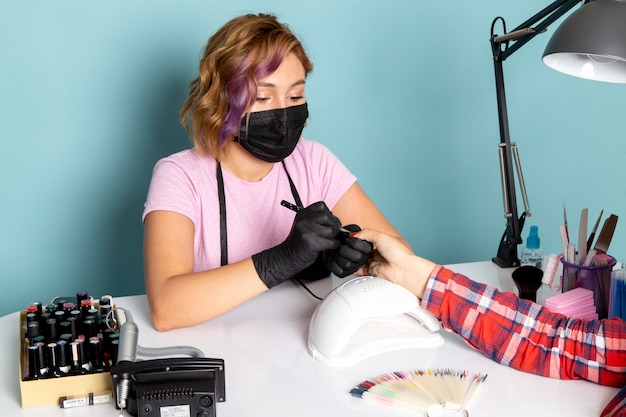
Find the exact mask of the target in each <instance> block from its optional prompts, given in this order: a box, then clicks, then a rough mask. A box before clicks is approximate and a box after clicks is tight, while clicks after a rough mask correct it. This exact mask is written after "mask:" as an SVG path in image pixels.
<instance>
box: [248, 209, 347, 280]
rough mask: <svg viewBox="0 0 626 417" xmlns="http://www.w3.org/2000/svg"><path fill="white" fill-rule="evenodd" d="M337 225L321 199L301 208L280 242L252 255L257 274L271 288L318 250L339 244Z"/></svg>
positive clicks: (309, 261) (306, 263)
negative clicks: (336, 237)
mask: <svg viewBox="0 0 626 417" xmlns="http://www.w3.org/2000/svg"><path fill="white" fill-rule="evenodd" d="M340 227H341V222H340V221H339V219H338V218H337V217H335V216H333V214H332V213H331V212H330V210H329V209H328V207H327V206H326V204H325V203H324V202H323V201H319V202H317V203H313V204H311V205H310V206H308V207H305V208H303V209H301V210H300V211H298V213H296V218H295V220H294V222H293V226H292V228H291V232H290V233H289V236H287V239H285V241H284V242H283V243H281V244H280V245H278V246H274V247H273V248H270V249H267V250H264V251H263V252H260V253H257V254H256V255H252V262H253V263H254V267H255V268H256V271H257V273H258V274H259V277H260V278H261V280H262V281H263V282H264V283H265V285H267V288H272V287H274V286H276V285H278V284H280V283H281V282H283V281H285V280H287V279H289V278H291V277H292V276H294V275H295V274H297V273H298V272H300V271H302V270H303V269H305V268H308V267H309V266H311V265H313V263H314V262H315V260H316V259H317V258H318V256H319V255H320V253H322V252H323V251H325V250H330V249H334V248H336V247H337V246H339V241H338V240H337V239H335V236H336V235H337V233H338V231H339V228H340Z"/></svg>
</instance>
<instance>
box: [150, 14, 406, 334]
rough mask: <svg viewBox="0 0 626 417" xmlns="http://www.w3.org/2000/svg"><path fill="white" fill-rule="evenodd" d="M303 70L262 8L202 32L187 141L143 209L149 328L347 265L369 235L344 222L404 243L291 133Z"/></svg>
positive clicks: (198, 317)
mask: <svg viewBox="0 0 626 417" xmlns="http://www.w3.org/2000/svg"><path fill="white" fill-rule="evenodd" d="M312 68H313V67H312V64H311V62H310V61H309V59H308V57H307V55H306V53H305V51H304V49H303V47H302V45H301V44H300V42H299V41H298V39H297V38H296V37H295V36H294V35H293V33H292V32H291V31H290V30H289V28H288V27H287V26H286V25H284V24H282V23H280V22H278V21H277V20H276V18H275V17H274V16H271V15H264V14H261V15H245V16H241V17H237V18H235V19H233V20H231V21H230V22H228V23H226V25H224V26H223V27H222V28H221V29H219V30H218V31H217V32H216V33H215V34H214V35H213V36H212V37H211V38H210V39H209V42H208V44H207V46H206V48H205V51H204V55H203V57H202V59H201V60H200V68H199V76H198V77H197V78H196V79H195V80H193V81H192V83H191V86H190V91H189V96H188V99H187V102H186V103H185V105H184V106H183V109H182V111H181V120H182V122H183V124H185V126H186V127H187V129H188V131H189V133H190V136H191V138H192V142H193V144H194V147H193V149H190V150H185V151H182V152H179V153H177V154H174V155H171V156H169V157H167V158H164V159H162V160H161V161H159V162H158V163H157V165H156V166H155V169H154V172H153V177H152V182H151V184H150V190H149V192H148V197H147V201H146V206H145V210H144V217H143V221H144V264H145V280H146V291H147V295H148V302H149V304H150V310H151V314H152V319H153V323H154V326H155V327H156V329H157V330H160V331H162V330H168V329H172V328H177V327H183V326H190V325H194V324H197V323H201V322H204V321H206V320H209V319H211V318H214V317H216V316H219V315H221V314H223V313H224V312H226V311H228V310H230V309H232V308H234V307H236V306H237V305H240V304H242V303H243V302H245V301H247V300H249V299H251V298H253V297H255V296H256V295H258V294H261V293H262V292H264V291H266V290H267V289H268V288H271V287H273V286H275V285H278V284H280V283H281V282H283V281H285V280H288V279H291V278H293V277H295V276H298V277H304V278H314V277H319V276H320V275H328V273H329V272H333V273H335V274H337V275H339V276H345V275H348V274H350V273H353V272H354V271H356V270H357V269H358V268H359V267H360V266H361V265H362V264H363V263H364V262H365V261H366V260H367V258H368V257H369V254H370V252H371V244H369V242H366V241H364V240H360V239H357V238H353V237H346V234H340V233H339V229H340V227H341V224H347V225H350V226H346V227H347V228H348V229H349V230H351V231H355V230H358V227H359V226H360V227H368V228H374V229H378V230H382V231H385V232H386V233H389V234H391V235H394V236H396V237H398V238H399V239H401V240H402V241H403V243H404V244H405V245H407V246H408V243H407V242H406V241H405V240H404V239H403V238H402V237H400V234H399V233H398V232H397V230H396V229H395V228H394V227H393V226H392V225H391V224H390V223H389V221H388V220H387V219H386V218H385V217H384V216H383V215H382V213H381V212H380V211H379V210H378V208H376V206H375V205H374V204H373V202H372V201H371V200H370V199H369V198H368V197H367V195H366V194H365V193H364V191H363V190H362V189H361V188H360V186H359V185H358V183H357V182H356V179H355V177H354V176H353V175H352V174H351V173H350V172H349V171H348V170H347V169H346V167H345V166H344V165H343V164H342V163H341V162H340V161H339V160H338V159H337V158H336V157H335V156H334V155H333V154H332V153H330V152H329V151H328V149H326V148H325V147H324V146H322V145H321V144H319V143H316V142H313V141H309V140H306V139H302V138H301V137H300V136H301V132H302V129H303V128H304V124H305V122H306V119H307V117H308V109H307V101H306V95H305V83H306V78H307V75H308V74H309V73H310V72H311V70H312ZM283 201H285V203H284V206H283V205H281V202H283ZM286 207H292V208H295V211H292V210H289V209H288V208H286ZM331 210H332V212H331ZM339 219H341V221H340V220H339ZM355 225H358V226H355ZM320 269H322V272H321V273H320V272H319V271H320Z"/></svg>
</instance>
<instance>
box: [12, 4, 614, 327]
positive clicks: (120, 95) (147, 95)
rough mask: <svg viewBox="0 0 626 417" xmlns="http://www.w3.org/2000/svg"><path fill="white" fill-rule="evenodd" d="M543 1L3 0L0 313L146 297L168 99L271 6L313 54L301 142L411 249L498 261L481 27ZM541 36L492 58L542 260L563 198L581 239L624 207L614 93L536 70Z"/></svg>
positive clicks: (172, 146) (609, 87)
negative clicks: (499, 72)
mask: <svg viewBox="0 0 626 417" xmlns="http://www.w3.org/2000/svg"><path fill="white" fill-rule="evenodd" d="M548 3H549V2H548V1H544V0H530V1H526V2H522V1H518V2H510V1H506V0H475V1H471V2H468V1H460V0H456V1H453V2H452V3H450V2H423V1H411V0H386V1H363V0H342V1H337V0H315V1H308V2H303V1H293V0H275V1H270V0H268V1H263V2H259V1H251V0H250V1H246V0H230V1H219V2H218V1H209V0H180V1H154V0H134V1H132V2H127V1H120V0H111V1H106V2H104V1H89V2H87V1H84V0H64V1H53V2H52V1H48V0H29V1H24V0H9V1H3V2H1V3H0V281H1V282H2V291H1V292H0V315H3V314H7V313H9V312H11V311H15V310H18V309H21V308H23V307H25V306H26V305H27V304H28V303H29V302H31V301H34V300H39V301H42V302H47V301H48V300H50V299H51V298H52V297H54V296H56V295H72V294H74V293H75V292H76V291H77V290H79V289H86V290H88V291H89V292H90V294H92V295H94V296H96V297H99V296H101V295H104V294H112V295H114V296H121V295H129V294H137V293H143V292H144V283H143V267H142V233H143V230H142V224H141V212H142V208H143V203H144V199H145V195H146V191H147V188H148V184H149V180H150V176H151V170H152V167H153V165H154V163H155V162H156V160H157V159H158V158H160V157H162V156H165V155H168V154H170V153H173V152H175V151H177V150H180V149H183V148H186V147H189V146H190V145H189V141H188V139H187V137H186V135H185V132H184V130H183V129H182V127H181V126H180V124H179V122H178V111H179V109H180V107H181V105H182V103H183V101H184V99H185V96H186V93H187V86H188V83H189V81H190V80H191V79H193V78H194V77H195V76H196V71H197V64H198V59H199V57H200V54H201V50H202V48H203V47H204V44H205V43H206V41H207V39H208V37H209V36H210V35H211V34H212V33H213V32H214V31H215V30H216V29H217V28H218V27H219V26H221V25H222V24H223V23H225V22H226V21H227V20H229V19H230V18H232V17H234V16H236V15H239V14H241V13H245V12H254V13H257V12H272V13H275V14H277V15H278V17H279V18H280V19H281V20H282V21H284V22H287V23H288V24H289V25H290V26H291V27H292V29H293V30H294V32H296V34H297V35H298V36H299V37H300V39H301V41H302V42H303V44H304V45H305V47H306V49H307V50H308V52H309V54H310V57H311V59H312V60H313V62H314V64H315V69H314V71H313V73H312V75H311V77H310V79H309V80H308V83H307V96H308V101H309V109H310V113H311V118H310V120H309V123H308V127H307V128H306V130H305V136H307V137H309V138H311V139H315V140H318V141H320V142H322V143H324V144H326V145H327V146H328V147H329V148H330V149H331V150H332V151H333V152H335V153H336V154H337V155H338V156H339V157H340V158H341V159H342V160H343V161H344V162H345V164H346V165H347V166H348V167H349V168H350V169H351V170H352V171H353V172H354V173H355V174H356V175H357V176H358V178H359V182H360V184H361V186H362V187H363V188H364V189H365V190H366V191H367V192H368V193H369V195H370V196H371V198H372V199H373V200H374V201H375V203H376V204H377V205H378V206H379V207H380V208H381V209H382V210H383V212H384V213H386V215H387V216H388V217H389V219H390V220H391V221H392V222H393V224H394V225H395V226H396V227H397V228H398V229H399V230H400V231H401V232H402V233H403V234H404V235H405V236H406V237H407V238H408V240H409V241H410V242H411V244H412V245H413V248H414V249H415V251H416V252H417V253H418V254H420V255H423V256H425V257H428V258H431V259H433V260H434V261H436V262H439V263H446V264H449V263H457V262H469V261H480V260H488V259H491V257H493V256H495V254H496V250H497V247H498V243H499V241H500V237H501V235H502V232H503V231H504V225H505V220H504V217H503V207H502V196H501V184H500V176H499V165H498V156H497V155H498V146H497V145H498V142H499V133H498V123H497V109H496V97H495V82H494V75H493V63H492V58H491V48H490V45H489V36H490V25H491V22H492V20H493V19H494V18H495V17H496V16H502V17H504V18H505V20H506V22H507V27H508V28H509V29H511V28H513V27H515V26H517V25H518V24H519V23H521V22H522V21H524V20H526V19H527V18H528V17H530V16H532V15H533V14H535V13H536V12H537V11H538V10H540V9H541V8H543V7H544V6H546V5H547V4H548ZM554 28H556V25H554V26H552V27H551V29H552V30H550V33H548V34H545V35H541V36H539V37H537V38H535V39H534V40H533V41H531V42H530V43H529V44H527V45H526V46H525V47H524V48H522V49H521V50H519V51H518V52H517V53H515V54H514V55H513V56H512V57H511V58H509V59H508V60H507V61H506V62H505V63H504V73H505V79H506V88H507V99H508V106H509V118H510V126H511V137H512V140H514V141H516V142H517V143H518V147H519V152H520V158H521V161H522V166H523V169H524V176H525V179H526V185H527V188H528V193H529V199H530V205H531V210H532V213H533V215H532V217H531V218H530V219H528V221H527V223H526V227H525V228H524V232H523V234H524V238H526V236H527V235H528V230H529V226H530V225H537V226H539V233H540V236H541V239H542V240H541V243H542V247H543V249H544V250H545V252H546V254H549V253H560V251H561V246H560V240H559V235H558V226H559V224H561V223H562V221H563V203H564V202H565V204H566V206H567V210H568V219H569V223H570V233H572V234H574V235H575V233H577V230H578V216H579V213H580V210H581V209H582V208H583V207H588V208H589V210H590V217H591V218H592V219H595V217H596V216H597V215H598V214H599V212H600V210H601V209H604V210H605V215H608V214H610V213H615V214H617V215H624V214H626V213H625V212H624V208H625V203H626V185H625V181H624V177H625V175H624V171H625V170H626V168H625V166H624V157H625V150H624V148H625V146H624V136H625V133H624V132H625V131H626V129H625V127H626V117H625V116H624V99H625V93H626V86H624V85H615V84H605V83H598V82H593V81H588V80H582V79H578V78H574V77H569V76H567V75H564V74H561V73H557V72H555V71H552V70H550V69H549V68H548V67H546V66H545V65H543V63H542V62H541V54H542V52H543V49H544V47H545V45H546V43H547V41H548V39H549V36H550V34H551V33H553V31H554ZM496 32H497V33H502V28H501V25H500V26H496ZM520 204H521V200H520ZM520 207H521V205H520ZM590 222H591V221H590ZM622 222H623V221H622ZM625 227H626V226H624V225H623V224H618V227H617V232H616V235H615V237H614V240H613V244H612V246H611V249H610V251H609V252H610V253H611V254H613V255H614V256H615V257H617V258H618V260H623V258H624V256H626V234H625V232H624V230H625ZM520 251H521V247H520Z"/></svg>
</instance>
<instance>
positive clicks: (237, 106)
mask: <svg viewBox="0 0 626 417" xmlns="http://www.w3.org/2000/svg"><path fill="white" fill-rule="evenodd" d="M285 56H287V52H284V53H275V54H272V56H270V57H268V58H267V59H265V60H264V61H262V62H261V63H259V64H258V65H257V66H256V67H255V68H254V79H253V80H250V78H249V77H248V71H247V69H248V68H249V62H248V61H249V58H245V59H244V60H243V61H242V62H241V64H240V65H239V66H238V68H237V70H236V71H235V72H234V74H233V76H232V77H231V79H230V81H228V84H227V86H226V92H227V94H228V112H227V114H226V117H225V118H224V125H223V126H222V129H221V130H220V144H222V145H223V144H224V142H225V141H226V139H228V138H229V137H231V136H233V135H238V134H239V126H240V124H241V118H242V117H243V116H244V114H245V113H246V110H247V109H248V107H250V106H251V105H252V104H253V103H254V99H255V97H253V96H254V95H256V80H260V79H263V78H265V77H267V76H268V75H270V74H272V73H273V72H274V71H276V70H277V69H278V67H279V66H280V64H281V62H283V59H284V58H285Z"/></svg>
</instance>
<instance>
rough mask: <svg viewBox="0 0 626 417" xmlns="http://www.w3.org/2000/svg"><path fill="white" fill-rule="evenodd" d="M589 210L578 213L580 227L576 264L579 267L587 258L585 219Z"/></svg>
mask: <svg viewBox="0 0 626 417" xmlns="http://www.w3.org/2000/svg"><path fill="white" fill-rule="evenodd" d="M588 214H589V209H586V208H584V209H582V211H581V213H580V225H579V226H578V263H579V264H580V265H582V264H583V262H584V261H585V257H586V256H587V241H586V240H585V239H586V238H587V217H588Z"/></svg>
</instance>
